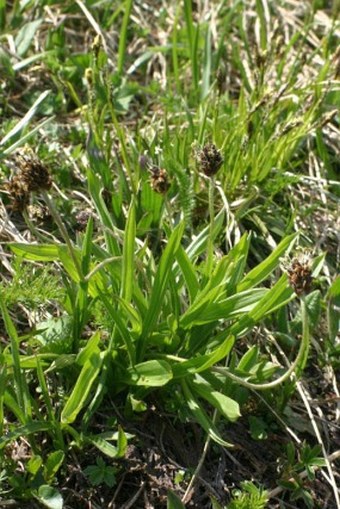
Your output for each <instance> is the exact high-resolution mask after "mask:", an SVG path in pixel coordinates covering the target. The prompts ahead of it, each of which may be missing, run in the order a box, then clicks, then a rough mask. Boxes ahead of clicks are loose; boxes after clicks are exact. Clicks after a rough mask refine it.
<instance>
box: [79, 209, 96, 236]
mask: <svg viewBox="0 0 340 509" xmlns="http://www.w3.org/2000/svg"><path fill="white" fill-rule="evenodd" d="M91 217H93V213H92V210H91V209H90V208H86V209H84V210H81V211H80V212H78V214H77V215H76V221H77V224H76V228H77V230H79V231H84V230H86V226H87V223H88V222H89V220H90V218H91Z"/></svg>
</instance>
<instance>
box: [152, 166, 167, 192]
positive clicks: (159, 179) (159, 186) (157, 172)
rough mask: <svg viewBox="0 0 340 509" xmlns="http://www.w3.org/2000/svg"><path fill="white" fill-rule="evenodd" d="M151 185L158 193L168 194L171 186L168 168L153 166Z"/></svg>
mask: <svg viewBox="0 0 340 509" xmlns="http://www.w3.org/2000/svg"><path fill="white" fill-rule="evenodd" d="M150 181H151V187H152V189H153V190H154V191H156V193H159V194H166V193H167V191H168V189H169V187H170V182H169V177H168V173H167V171H166V170H164V169H161V168H158V166H153V167H152V168H151V179H150Z"/></svg>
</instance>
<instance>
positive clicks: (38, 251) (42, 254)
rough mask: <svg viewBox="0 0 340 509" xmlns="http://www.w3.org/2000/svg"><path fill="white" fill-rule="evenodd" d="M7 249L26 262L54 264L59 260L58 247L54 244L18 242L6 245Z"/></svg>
mask: <svg viewBox="0 0 340 509" xmlns="http://www.w3.org/2000/svg"><path fill="white" fill-rule="evenodd" d="M8 247H9V248H10V249H11V251H13V253H14V254H16V255H18V256H20V258H24V259H26V260H32V261H36V262H54V261H55V260H58V259H59V252H58V246H57V245H56V244H24V243H20V242H11V243H8Z"/></svg>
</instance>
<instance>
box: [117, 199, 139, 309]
mask: <svg viewBox="0 0 340 509" xmlns="http://www.w3.org/2000/svg"><path fill="white" fill-rule="evenodd" d="M135 237H136V207H135V203H134V200H132V201H131V204H130V208H129V213H128V218H127V221H126V227H125V235H124V246H123V270H122V273H123V274H122V286H121V292H120V296H121V297H122V299H124V300H125V301H127V302H130V301H131V297H132V287H133V280H134V275H133V274H134V252H135Z"/></svg>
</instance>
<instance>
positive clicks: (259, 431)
mask: <svg viewBox="0 0 340 509" xmlns="http://www.w3.org/2000/svg"><path fill="white" fill-rule="evenodd" d="M248 421H249V429H250V435H251V437H252V438H253V439H254V440H266V439H267V438H268V432H267V430H268V426H267V424H266V423H265V422H264V420H263V419H260V418H258V417H255V416H253V415H250V416H249V417H248Z"/></svg>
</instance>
